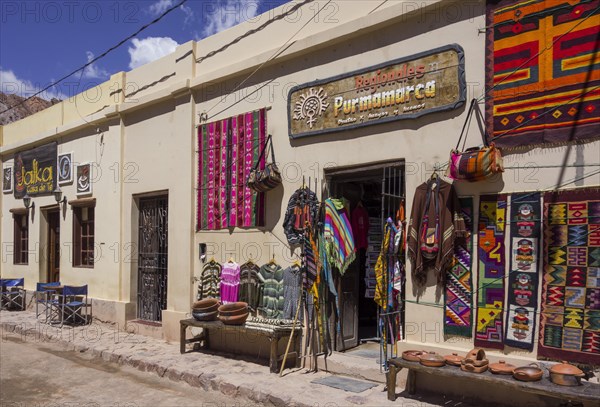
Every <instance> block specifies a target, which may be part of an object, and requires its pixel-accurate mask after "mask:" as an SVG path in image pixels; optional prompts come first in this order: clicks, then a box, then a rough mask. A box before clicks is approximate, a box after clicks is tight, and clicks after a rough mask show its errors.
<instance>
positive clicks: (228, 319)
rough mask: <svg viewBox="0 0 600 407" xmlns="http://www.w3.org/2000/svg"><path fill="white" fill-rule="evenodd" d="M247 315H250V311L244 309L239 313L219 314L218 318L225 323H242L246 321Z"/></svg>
mask: <svg viewBox="0 0 600 407" xmlns="http://www.w3.org/2000/svg"><path fill="white" fill-rule="evenodd" d="M248 315H250V313H249V312H248V311H246V313H245V314H241V315H231V316H227V315H221V314H219V320H220V321H221V322H222V323H224V324H225V325H243V324H244V323H246V319H248Z"/></svg>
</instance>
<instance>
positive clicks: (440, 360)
mask: <svg viewBox="0 0 600 407" xmlns="http://www.w3.org/2000/svg"><path fill="white" fill-rule="evenodd" d="M420 362H421V364H422V365H423V366H429V367H442V366H444V365H445V364H446V359H444V357H443V356H442V355H438V354H436V353H433V352H431V353H424V354H422V355H421V356H420Z"/></svg>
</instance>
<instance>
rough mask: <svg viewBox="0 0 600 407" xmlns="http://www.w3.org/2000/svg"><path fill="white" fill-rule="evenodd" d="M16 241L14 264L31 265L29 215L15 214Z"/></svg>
mask: <svg viewBox="0 0 600 407" xmlns="http://www.w3.org/2000/svg"><path fill="white" fill-rule="evenodd" d="M13 219H14V220H15V239H14V257H13V264H29V223H28V222H27V219H28V216H27V214H13Z"/></svg>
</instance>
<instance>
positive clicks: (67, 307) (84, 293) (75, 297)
mask: <svg viewBox="0 0 600 407" xmlns="http://www.w3.org/2000/svg"><path fill="white" fill-rule="evenodd" d="M63 301H64V302H63V303H62V304H61V308H62V319H61V326H62V325H64V324H65V323H70V324H73V325H80V324H88V323H90V322H91V321H92V303H91V302H89V301H88V286H87V284H86V285H82V286H79V287H77V286H70V285H65V286H64V288H63ZM88 309H89V311H88Z"/></svg>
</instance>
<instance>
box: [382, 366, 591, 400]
mask: <svg viewBox="0 0 600 407" xmlns="http://www.w3.org/2000/svg"><path fill="white" fill-rule="evenodd" d="M388 365H389V371H388V373H387V377H386V379H387V380H386V382H387V392H388V400H391V401H395V400H396V374H397V373H398V371H400V370H402V368H406V369H408V377H407V380H406V390H407V391H408V394H415V392H416V382H417V377H416V376H417V372H419V373H424V374H430V375H436V376H441V377H454V378H464V379H468V380H469V381H471V382H481V383H490V384H493V385H494V386H503V387H504V388H506V389H514V390H518V391H523V392H528V393H535V394H540V395H544V396H549V397H556V398H559V399H561V400H566V401H569V402H590V401H592V402H596V403H598V404H600V385H598V384H593V383H588V382H585V381H584V382H582V384H581V386H573V387H571V386H560V385H558V384H554V383H552V382H551V381H550V378H549V377H548V373H547V372H546V371H544V377H543V378H542V380H539V381H537V382H521V381H518V380H516V379H515V378H513V377H512V376H510V375H497V374H493V373H491V372H490V371H487V372H483V373H470V372H465V371H463V370H461V369H460V367H457V366H448V365H446V366H442V367H428V366H423V365H422V364H420V363H419V362H409V361H408V360H404V359H402V358H393V359H390V360H389V361H388Z"/></svg>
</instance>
